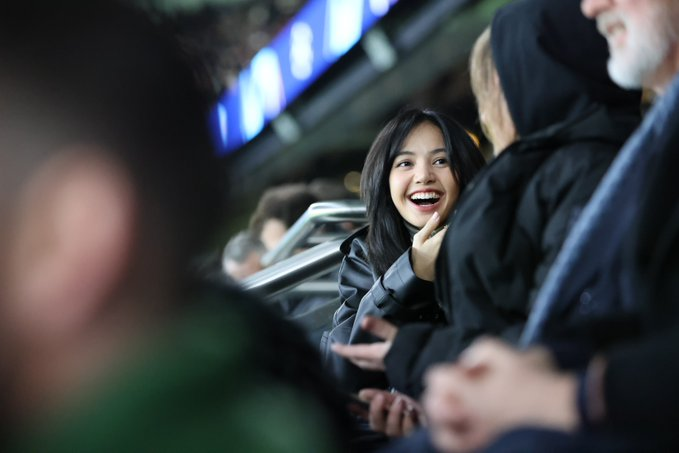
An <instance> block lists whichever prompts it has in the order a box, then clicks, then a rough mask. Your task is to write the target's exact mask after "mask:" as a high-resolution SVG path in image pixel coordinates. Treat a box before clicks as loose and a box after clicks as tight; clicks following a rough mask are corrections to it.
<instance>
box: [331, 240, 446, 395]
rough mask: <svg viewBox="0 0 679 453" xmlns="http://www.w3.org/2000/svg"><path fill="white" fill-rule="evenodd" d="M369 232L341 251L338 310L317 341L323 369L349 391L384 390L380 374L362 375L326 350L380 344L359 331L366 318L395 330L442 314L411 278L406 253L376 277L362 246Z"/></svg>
mask: <svg viewBox="0 0 679 453" xmlns="http://www.w3.org/2000/svg"><path fill="white" fill-rule="evenodd" d="M368 228H369V227H365V228H362V229H360V230H358V231H357V232H356V233H354V234H353V235H351V236H350V237H349V238H348V239H347V240H346V241H344V242H343V243H342V245H341V247H340V248H341V250H342V252H343V253H344V255H345V257H344V260H343V261H342V265H341V267H340V271H339V292H340V298H341V299H342V305H341V306H340V308H339V309H338V310H337V311H336V312H335V315H334V317H333V329H332V330H331V331H330V332H328V333H327V334H325V335H324V336H323V340H322V341H321V350H322V351H323V355H324V360H325V364H326V367H328V368H330V369H331V370H332V372H333V374H334V375H335V376H336V377H337V379H338V380H339V381H340V383H341V384H342V386H343V387H344V388H345V389H347V390H348V391H358V390H360V389H362V388H365V387H378V388H380V387H381V388H384V387H386V380H385V377H384V374H383V373H378V372H369V371H364V370H361V369H360V368H358V367H356V366H355V365H353V364H352V363H351V362H349V361H348V360H345V359H343V358H342V357H340V356H338V355H337V354H335V353H333V352H332V351H331V350H330V345H331V344H332V343H334V342H340V343H345V344H358V343H372V342H375V341H381V340H379V339H378V338H375V337H374V336H373V335H371V334H369V333H367V332H365V331H363V330H362V329H361V320H362V319H363V318H364V317H365V316H366V315H372V316H376V317H380V318H384V319H386V320H388V321H390V322H393V323H394V324H396V325H398V326H400V325H402V324H404V323H412V322H416V321H425V322H437V321H439V320H441V319H442V312H441V309H440V308H439V307H438V305H437V304H436V302H435V299H434V285H433V284H432V283H431V282H428V281H425V280H421V279H420V278H418V277H417V276H416V275H415V272H414V271H413V267H412V264H411V262H410V249H408V250H406V251H405V252H404V253H403V254H402V255H401V256H400V257H399V258H398V259H397V260H396V261H395V262H394V264H392V266H391V267H390V268H389V270H387V272H385V273H384V275H382V276H379V275H375V272H374V270H373V268H372V266H371V265H370V260H369V259H368V246H367V244H366V242H365V238H366V236H367V234H368Z"/></svg>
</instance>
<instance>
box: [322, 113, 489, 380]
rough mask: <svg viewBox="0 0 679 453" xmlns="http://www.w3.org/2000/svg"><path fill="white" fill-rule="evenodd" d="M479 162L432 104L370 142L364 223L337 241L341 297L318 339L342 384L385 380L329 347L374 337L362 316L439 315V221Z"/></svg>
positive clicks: (403, 116)
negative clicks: (436, 270) (329, 324)
mask: <svg viewBox="0 0 679 453" xmlns="http://www.w3.org/2000/svg"><path fill="white" fill-rule="evenodd" d="M484 163H485V162H484V160H483V157H482V156H481V153H480V152H479V150H478V148H477V147H476V146H475V145H474V143H473V142H472V140H471V139H470V137H469V136H468V134H467V132H466V131H465V130H464V129H463V128H462V127H461V126H460V125H459V124H458V123H456V122H455V121H454V120H452V119H450V118H448V117H446V116H445V115H442V114H440V113H437V112H434V111H430V110H421V109H408V110H405V111H403V112H401V113H400V114H399V115H398V116H397V117H396V118H394V119H392V120H391V121H390V122H389V123H387V125H386V126H385V127H384V128H383V129H382V131H381V132H380V133H379V134H378V136H377V138H376V139H375V141H374V142H373V144H372V147H371V148H370V151H369V153H368V156H367V157H366V161H365V165H364V167H363V173H362V179H361V195H362V198H363V200H364V201H365V203H366V209H367V217H368V220H369V226H368V227H366V228H364V229H361V230H359V231H357V232H356V233H355V234H353V235H352V236H351V237H349V238H348V239H347V240H346V241H345V242H344V243H343V244H342V246H341V249H342V252H343V253H344V255H345V258H344V261H343V263H342V266H341V268H340V272H339V291H340V297H341V298H342V302H343V303H342V305H341V307H340V308H339V309H338V310H337V312H336V313H335V315H334V317H333V329H332V330H331V331H330V332H327V333H326V335H324V337H323V342H322V345H321V347H322V350H323V353H324V356H325V360H326V363H327V365H328V367H329V368H330V369H331V370H332V372H333V373H334V374H335V376H336V377H337V378H338V379H339V380H340V382H341V384H342V385H343V386H344V387H345V388H346V389H347V390H350V391H354V390H358V389H361V388H364V387H366V386H382V387H384V386H385V385H386V380H385V378H384V376H383V374H382V373H375V372H370V371H362V370H360V369H359V368H358V367H356V366H354V365H353V364H351V363H350V362H348V361H346V360H344V359H343V358H341V357H339V356H337V355H336V354H334V353H333V352H332V351H331V350H330V345H331V344H332V343H335V342H340V343H345V344H353V343H366V342H371V341H373V339H374V337H372V335H369V334H367V333H365V332H364V331H363V330H362V329H361V326H360V325H361V320H362V319H363V318H364V317H365V316H366V315H373V316H379V317H381V318H386V319H388V320H391V321H392V322H394V323H395V324H396V325H402V324H405V323H408V322H414V321H429V322H437V321H439V320H442V318H441V316H442V313H441V311H440V309H439V307H438V304H437V303H436V301H435V298H434V289H433V288H434V287H433V284H432V281H433V280H434V263H435V261H436V257H437V256H438V251H439V247H440V245H441V241H442V238H443V234H444V233H445V231H442V229H441V228H440V227H441V226H442V225H443V224H445V220H446V219H447V218H448V216H449V215H450V214H451V213H452V211H453V207H454V206H455V203H456V201H457V199H458V196H459V194H460V193H462V191H463V190H464V188H465V186H466V185H467V184H468V183H469V182H470V181H471V179H472V178H473V177H474V176H475V175H476V173H477V172H478V171H479V170H480V169H481V168H482V167H483V165H484ZM441 219H443V220H441Z"/></svg>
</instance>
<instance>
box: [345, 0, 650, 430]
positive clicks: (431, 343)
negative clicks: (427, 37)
mask: <svg viewBox="0 0 679 453" xmlns="http://www.w3.org/2000/svg"><path fill="white" fill-rule="evenodd" d="M576 38H577V39H576ZM606 58H607V50H606V45H605V42H604V40H603V39H601V37H600V36H599V35H598V33H597V31H596V28H595V26H594V24H593V23H592V22H591V21H588V20H586V19H585V18H584V17H582V15H581V14H580V12H579V10H578V4H577V2H576V0H563V1H559V2H553V1H546V0H539V1H533V2H531V3H529V4H526V3H524V2H513V3H511V4H510V5H508V6H506V7H505V8H503V9H501V10H500V11H499V12H498V13H497V14H496V16H495V18H494V19H493V22H492V25H491V27H490V30H489V31H486V32H485V33H484V34H483V35H482V36H481V37H480V38H479V40H478V41H477V43H476V45H475V47H474V50H473V53H472V57H471V76H472V86H473V88H474V93H475V95H476V97H477V100H478V108H479V117H480V119H481V121H482V123H483V124H484V129H485V130H486V131H487V134H488V136H489V138H490V140H491V141H492V143H493V145H494V149H495V151H496V154H497V157H496V159H495V161H494V162H493V163H492V164H490V165H489V166H488V167H487V169H486V171H484V172H482V173H481V174H480V175H479V177H478V178H477V179H476V180H475V181H474V182H473V183H472V184H471V186H470V188H469V189H468V190H467V191H466V193H464V194H463V195H462V198H461V201H460V204H459V206H458V208H457V210H456V211H455V213H454V215H453V216H452V218H451V220H450V228H449V232H448V234H446V237H445V239H444V243H443V246H442V249H441V253H440V255H439V259H438V263H437V269H436V276H437V280H436V289H437V296H438V300H439V302H440V303H441V305H442V307H443V308H444V311H445V313H446V319H447V321H448V323H449V324H450V325H449V326H447V327H445V328H438V329H435V328H433V327H432V326H431V325H425V324H419V325H418V324H410V325H406V326H402V327H400V328H396V327H395V326H393V325H391V324H389V323H387V322H386V321H384V320H380V319H375V318H371V319H367V320H366V323H365V327H367V328H368V330H369V331H370V332H372V333H375V334H377V335H378V336H381V337H382V338H384V339H385V340H386V341H385V342H383V343H379V344H381V345H382V347H381V349H378V347H377V346H375V345H371V346H372V347H373V349H368V348H367V347H364V346H345V347H341V346H338V347H337V350H338V352H340V353H341V354H342V355H344V356H346V357H350V358H352V359H353V360H354V361H355V362H360V363H361V364H362V365H363V366H365V367H371V368H373V369H386V374H387V376H388V378H389V383H390V384H391V385H392V386H394V387H395V388H396V389H398V390H399V391H402V392H405V393H406V394H409V395H411V396H418V395H419V394H420V393H421V391H422V379H423V375H424V372H425V370H426V369H427V368H428V367H429V366H431V365H432V364H435V363H438V362H444V361H452V360H455V359H457V357H458V355H459V354H460V353H461V352H462V351H463V350H464V349H465V348H466V347H467V346H468V345H469V344H470V343H471V342H472V341H473V340H474V339H475V338H477V337H479V336H481V335H484V334H492V335H498V336H501V337H503V338H505V339H506V340H508V341H510V342H516V341H517V340H518V338H519V336H520V334H521V332H522V330H523V327H524V325H525V322H526V320H527V318H528V314H529V312H530V310H531V307H532V305H533V300H534V297H535V294H536V292H537V290H538V288H539V287H540V286H541V284H542V282H543V281H544V278H545V276H546V274H547V270H548V269H549V267H550V266H551V264H552V263H553V261H554V259H555V257H556V255H557V253H558V252H559V250H560V248H561V246H562V243H563V241H564V239H565V238H566V235H567V233H568V231H569V229H570V228H571V226H572V224H573V222H574V221H575V219H576V218H577V217H578V215H579V213H580V212H581V210H582V208H583V207H584V206H585V204H586V203H587V201H588V200H589V198H590V196H591V194H592V192H593V191H594V189H595V188H596V186H597V184H598V182H599V181H600V179H601V177H602V176H603V174H604V173H605V171H606V169H607V168H608V166H609V164H610V163H611V161H612V160H613V159H614V157H615V156H616V154H617V152H618V150H619V148H620V147H621V146H622V144H623V143H624V141H625V140H626V139H627V137H628V136H629V134H630V133H631V132H632V131H633V129H634V127H636V125H637V124H638V121H639V99H640V95H639V92H637V91H634V92H629V91H625V90H622V89H620V88H619V87H617V86H616V85H615V84H614V83H613V82H612V81H611V80H610V79H609V77H608V75H607V74H606V70H605V62H606ZM378 409H380V408H376V409H375V411H376V414H382V413H383V411H382V410H378ZM392 418H393V419H396V417H395V416H394V417H392Z"/></svg>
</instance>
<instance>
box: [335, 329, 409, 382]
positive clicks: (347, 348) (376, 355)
mask: <svg viewBox="0 0 679 453" xmlns="http://www.w3.org/2000/svg"><path fill="white" fill-rule="evenodd" d="M361 328H362V329H363V330H365V331H366V332H370V333H371V334H373V335H375V336H376V337H379V338H381V339H383V340H384V341H380V342H377V343H369V344H340V343H334V344H333V345H332V346H330V348H331V349H332V350H333V352H335V353H336V354H339V355H341V356H342V357H344V358H345V359H348V360H350V361H351V362H352V363H353V364H354V365H356V366H357V367H359V368H361V369H364V370H371V371H384V370H385V364H384V359H385V357H386V356H387V354H388V353H389V350H390V349H391V344H392V343H393V341H394V339H395V338H396V334H397V333H398V327H396V326H395V325H393V324H392V323H390V322H389V321H385V320H384V319H380V318H375V317H374V316H366V317H365V318H363V321H361Z"/></svg>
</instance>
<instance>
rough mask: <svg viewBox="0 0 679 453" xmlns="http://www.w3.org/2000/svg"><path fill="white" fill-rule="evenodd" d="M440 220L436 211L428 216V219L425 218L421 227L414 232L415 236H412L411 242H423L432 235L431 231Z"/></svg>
mask: <svg viewBox="0 0 679 453" xmlns="http://www.w3.org/2000/svg"><path fill="white" fill-rule="evenodd" d="M440 221H441V218H440V216H439V213H438V212H434V214H432V216H431V217H429V220H427V223H425V224H424V226H423V227H422V229H421V230H420V231H418V232H417V234H415V237H414V238H413V242H416V241H417V242H419V243H423V242H425V241H426V240H427V239H429V237H430V236H431V235H432V233H433V232H434V231H435V230H436V228H437V227H438V226H439V222H440Z"/></svg>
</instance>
